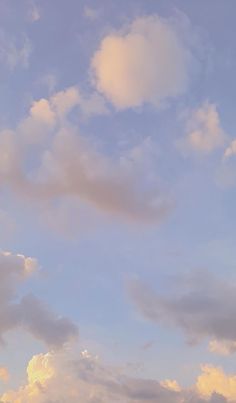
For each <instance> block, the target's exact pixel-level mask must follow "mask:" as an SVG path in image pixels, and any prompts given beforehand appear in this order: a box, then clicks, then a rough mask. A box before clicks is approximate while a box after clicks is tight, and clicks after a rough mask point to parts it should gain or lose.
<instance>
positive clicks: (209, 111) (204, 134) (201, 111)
mask: <svg viewBox="0 0 236 403" xmlns="http://www.w3.org/2000/svg"><path fill="white" fill-rule="evenodd" d="M186 126H187V127H186V137H185V139H184V140H182V141H180V142H179V143H178V145H179V146H180V147H181V148H182V149H183V150H184V151H188V150H190V151H194V152H197V153H203V154H209V153H211V152H212V151H214V150H216V149H218V148H220V147H222V146H224V143H225V140H226V138H227V135H226V133H225V132H224V130H223V129H222V127H221V123H220V117H219V114H218V111H217V108H216V105H215V104H210V103H209V102H205V103H204V104H203V105H201V106H200V107H199V108H197V109H195V110H193V111H191V112H190V113H189V116H188V119H187V124H186Z"/></svg>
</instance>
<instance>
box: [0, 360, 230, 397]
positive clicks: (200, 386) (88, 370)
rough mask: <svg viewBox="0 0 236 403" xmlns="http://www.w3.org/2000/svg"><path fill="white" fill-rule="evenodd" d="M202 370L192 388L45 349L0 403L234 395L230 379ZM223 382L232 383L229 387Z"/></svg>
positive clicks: (214, 372) (215, 370)
mask: <svg viewBox="0 0 236 403" xmlns="http://www.w3.org/2000/svg"><path fill="white" fill-rule="evenodd" d="M202 370H203V373H202V374H201V375H200V376H199V378H198V380H197V385H196V386H194V387H193V388H191V389H181V388H180V387H179V386H178V384H177V382H176V381H170V380H166V381H163V382H158V381H157V380H152V379H141V378H131V377H129V376H127V375H126V374H125V373H124V372H122V371H121V370H120V369H119V368H116V367H112V366H108V365H106V364H104V363H102V362H101V361H100V360H99V359H98V358H96V357H95V358H94V357H93V356H91V355H90V354H88V353H87V352H86V354H81V357H78V356H75V355H74V354H73V355H72V354H71V353H68V352H67V353H55V352H50V353H47V354H39V355H36V356H34V357H33V358H32V359H31V361H30V362H29V364H28V368H27V376H28V383H27V384H26V385H24V386H21V387H20V388H19V389H18V390H15V391H14V390H12V391H8V392H6V393H4V394H3V396H1V402H3V403H9V402H11V403H49V402H53V403H61V402H62V401H63V402H64V401H65V402H70V403H78V402H83V403H95V402H96V403H111V402H115V403H123V402H126V403H139V402H140V403H151V402H153V403H154V402H155V403H190V402H191V403H204V402H205V403H206V402H208V403H217V402H218V403H226V402H228V400H226V399H225V398H224V396H226V397H227V398H229V399H231V398H232V397H234V396H235V391H236V387H235V380H234V377H230V376H227V375H225V374H224V373H223V371H222V370H221V369H218V368H214V367H207V366H204V367H203V368H202ZM217 374H218V377H217V376H216V375H217ZM232 381H233V382H232ZM222 382H223V383H222ZM227 382H228V384H229V383H230V382H231V383H232V384H231V387H230V388H228V389H227ZM215 392H217V393H215ZM229 401H231V400H229Z"/></svg>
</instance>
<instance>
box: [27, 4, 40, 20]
mask: <svg viewBox="0 0 236 403" xmlns="http://www.w3.org/2000/svg"><path fill="white" fill-rule="evenodd" d="M40 18H41V13H40V10H39V8H38V7H37V6H36V5H35V4H33V5H32V6H31V7H30V9H29V20H30V21H31V22H36V21H39V20H40Z"/></svg>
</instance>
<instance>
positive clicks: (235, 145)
mask: <svg viewBox="0 0 236 403" xmlns="http://www.w3.org/2000/svg"><path fill="white" fill-rule="evenodd" d="M234 155H236V140H233V141H232V142H231V144H230V145H229V146H228V147H227V148H226V150H225V152H224V159H227V158H230V157H233V156H234Z"/></svg>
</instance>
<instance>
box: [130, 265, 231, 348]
mask: <svg viewBox="0 0 236 403" xmlns="http://www.w3.org/2000/svg"><path fill="white" fill-rule="evenodd" d="M174 285H175V286H176V288H175V287H174ZM129 290H130V295H131V298H132V300H133V301H134V303H135V306H136V307H137V309H138V310H139V312H140V313H141V314H142V315H143V316H144V317H145V318H147V319H149V320H151V321H153V322H155V323H159V324H165V325H168V326H174V327H177V328H180V329H181V330H182V331H183V332H184V334H185V335H186V337H187V340H188V342H190V343H198V342H199V341H201V340H203V339H205V338H207V339H209V338H210V339H211V342H210V345H209V347H210V350H211V351H214V352H218V353H221V354H222V353H223V354H230V353H233V352H235V350H236V321H235V319H236V315H235V309H234V306H235V304H236V283H234V282H232V281H225V280H221V279H219V278H217V277H215V276H213V275H212V274H210V273H206V272H204V273H203V272H199V273H196V275H188V276H182V277H180V278H174V279H173V283H171V290H173V293H172V294H170V295H169V294H166V295H161V294H160V295H158V294H157V293H156V292H154V291H153V290H151V289H150V288H149V287H148V286H146V285H144V284H142V283H139V282H133V283H131V284H130V289H129Z"/></svg>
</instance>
